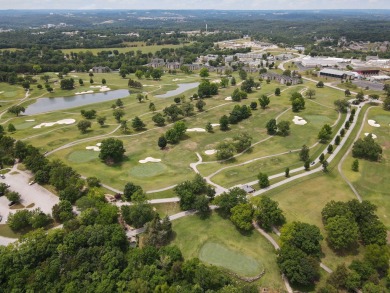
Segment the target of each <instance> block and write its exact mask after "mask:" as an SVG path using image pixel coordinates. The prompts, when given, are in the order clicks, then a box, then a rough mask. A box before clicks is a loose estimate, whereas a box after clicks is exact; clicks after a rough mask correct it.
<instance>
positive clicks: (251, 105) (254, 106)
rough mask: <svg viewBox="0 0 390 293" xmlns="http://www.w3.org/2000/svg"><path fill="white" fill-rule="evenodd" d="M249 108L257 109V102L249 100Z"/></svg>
mask: <svg viewBox="0 0 390 293" xmlns="http://www.w3.org/2000/svg"><path fill="white" fill-rule="evenodd" d="M249 107H250V108H251V110H256V109H257V103H256V102H251V104H250V106H249Z"/></svg>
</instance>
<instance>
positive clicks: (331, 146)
mask: <svg viewBox="0 0 390 293" xmlns="http://www.w3.org/2000/svg"><path fill="white" fill-rule="evenodd" d="M326 150H327V152H328V154H331V153H333V145H332V144H330V145H328V147H327V149H326Z"/></svg>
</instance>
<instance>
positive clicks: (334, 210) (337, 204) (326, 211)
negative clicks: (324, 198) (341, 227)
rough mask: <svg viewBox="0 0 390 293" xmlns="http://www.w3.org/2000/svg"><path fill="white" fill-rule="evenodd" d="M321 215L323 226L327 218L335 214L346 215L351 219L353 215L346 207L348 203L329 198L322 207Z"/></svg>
mask: <svg viewBox="0 0 390 293" xmlns="http://www.w3.org/2000/svg"><path fill="white" fill-rule="evenodd" d="M321 215H322V221H323V222H324V225H325V226H326V224H327V222H328V219H330V218H333V217H335V216H343V217H347V218H349V219H350V220H352V221H353V215H352V212H351V211H350V209H349V207H348V204H347V203H346V202H342V201H334V200H331V201H330V202H328V203H327V204H326V205H325V207H324V208H323V209H322V211H321Z"/></svg>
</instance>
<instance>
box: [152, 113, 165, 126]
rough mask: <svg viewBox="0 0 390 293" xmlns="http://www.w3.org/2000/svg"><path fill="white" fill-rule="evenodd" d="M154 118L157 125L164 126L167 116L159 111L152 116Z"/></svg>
mask: <svg viewBox="0 0 390 293" xmlns="http://www.w3.org/2000/svg"><path fill="white" fill-rule="evenodd" d="M152 120H153V122H154V123H156V125H157V126H164V125H165V118H164V116H163V115H162V114H161V113H157V114H155V115H154V116H153V117H152Z"/></svg>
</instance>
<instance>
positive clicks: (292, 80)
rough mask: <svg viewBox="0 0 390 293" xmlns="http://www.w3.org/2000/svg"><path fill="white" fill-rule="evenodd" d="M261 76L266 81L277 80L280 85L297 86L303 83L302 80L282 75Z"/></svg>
mask: <svg viewBox="0 0 390 293" xmlns="http://www.w3.org/2000/svg"><path fill="white" fill-rule="evenodd" d="M260 76H261V78H262V79H264V80H271V81H272V80H275V81H278V82H279V83H280V84H289V85H296V84H300V83H302V81H301V79H300V78H297V77H291V76H287V75H280V74H276V73H272V72H267V73H263V74H261V75H260Z"/></svg>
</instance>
